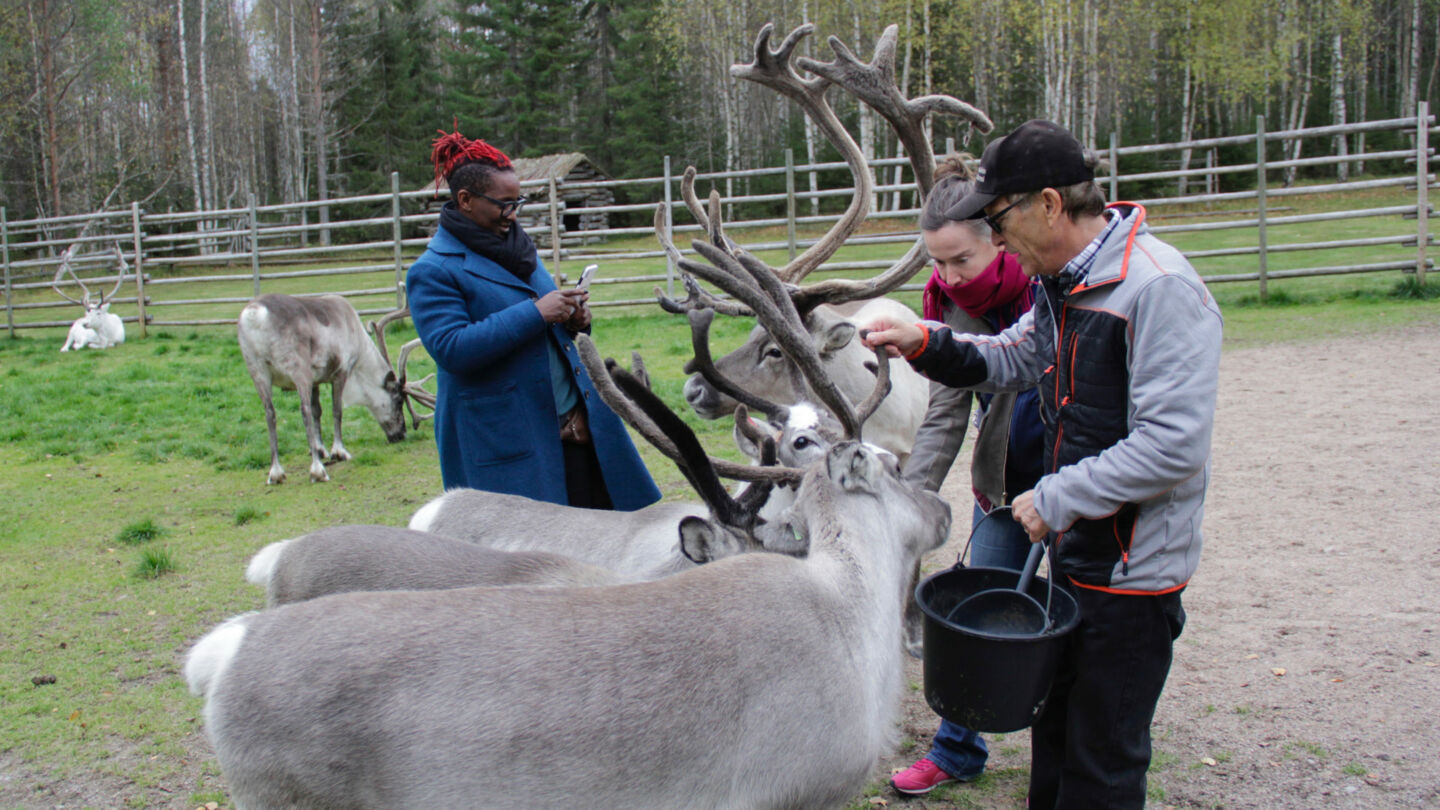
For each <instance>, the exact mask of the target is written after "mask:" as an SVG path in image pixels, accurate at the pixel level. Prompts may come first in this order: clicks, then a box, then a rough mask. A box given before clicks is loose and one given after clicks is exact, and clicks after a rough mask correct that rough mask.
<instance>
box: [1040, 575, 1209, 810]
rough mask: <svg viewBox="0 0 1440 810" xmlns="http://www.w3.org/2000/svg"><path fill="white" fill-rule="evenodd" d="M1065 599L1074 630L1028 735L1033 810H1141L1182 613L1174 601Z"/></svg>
mask: <svg viewBox="0 0 1440 810" xmlns="http://www.w3.org/2000/svg"><path fill="white" fill-rule="evenodd" d="M1072 593H1074V595H1075V599H1076V601H1077V602H1079V604H1080V625H1079V626H1078V627H1076V628H1075V630H1074V632H1073V633H1071V635H1070V638H1069V639H1068V644H1067V647H1066V650H1065V653H1064V657H1063V658H1062V659H1061V662H1060V669H1059V671H1058V672H1057V673H1056V676H1055V685H1054V686H1053V687H1052V688H1051V690H1050V697H1049V698H1048V699H1047V700H1046V702H1045V708H1044V710H1043V711H1042V712H1041V714H1040V717H1039V718H1038V719H1037V720H1036V722H1035V727H1034V728H1033V729H1032V730H1031V754H1030V810H1041V808H1057V809H1058V808H1065V809H1066V810H1069V808H1092V807H1097V808H1098V807H1105V808H1137V809H1138V808H1143V807H1144V806H1145V772H1146V771H1147V770H1149V767H1150V721H1151V720H1152V719H1154V717H1155V704H1156V703H1157V702H1159V700H1160V692H1161V690H1162V689H1164V687H1165V678H1166V676H1167V675H1169V673H1170V659H1171V647H1172V645H1173V643H1174V641H1175V639H1176V638H1178V637H1179V636H1180V631H1181V629H1182V628H1184V626H1185V608H1184V607H1183V606H1182V605H1181V604H1180V594H1179V592H1176V593H1170V594H1165V595H1163V596H1131V595H1120V594H1111V593H1105V592H1103V591H1095V590H1091V589H1088V588H1073V589H1072Z"/></svg>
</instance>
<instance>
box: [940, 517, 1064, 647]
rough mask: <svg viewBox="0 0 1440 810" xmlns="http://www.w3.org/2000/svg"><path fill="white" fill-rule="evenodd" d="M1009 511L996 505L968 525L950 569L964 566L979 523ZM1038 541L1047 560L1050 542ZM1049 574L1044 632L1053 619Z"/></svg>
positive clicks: (1052, 583)
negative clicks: (966, 534) (963, 539)
mask: <svg viewBox="0 0 1440 810" xmlns="http://www.w3.org/2000/svg"><path fill="white" fill-rule="evenodd" d="M1010 511H1013V510H1012V509H1011V508H1010V506H1009V505H1005V506H997V507H995V508H994V509H991V510H990V511H988V512H986V513H985V514H984V515H983V516H981V518H980V519H979V520H977V521H975V525H973V526H971V527H970V535H969V536H968V537H966V538H965V547H964V548H962V549H960V556H958V557H956V558H955V564H954V565H953V566H951V568H952V569H955V568H964V567H965V555H966V554H968V553H969V552H970V541H972V540H974V539H975V532H976V531H977V530H978V529H979V528H980V524H982V523H984V522H985V521H987V520H989V519H990V516H991V515H994V514H997V513H999V512H1010ZM1038 542H1040V543H1041V544H1042V545H1043V546H1044V548H1045V558H1046V560H1047V561H1049V558H1050V543H1049V542H1047V541H1045V540H1040V541H1038ZM1049 574H1050V576H1049V577H1047V578H1046V580H1045V582H1046V585H1047V586H1048V587H1046V589H1045V630H1044V632H1046V633H1048V632H1050V628H1051V626H1052V625H1053V624H1054V622H1053V620H1052V619H1051V618H1050V604H1051V602H1052V601H1053V600H1054V596H1055V572H1054V571H1050V572H1049Z"/></svg>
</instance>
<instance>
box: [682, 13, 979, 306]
mask: <svg viewBox="0 0 1440 810" xmlns="http://www.w3.org/2000/svg"><path fill="white" fill-rule="evenodd" d="M814 30H815V28H814V26H813V25H810V24H806V25H802V26H800V27H798V28H796V29H795V30H793V31H791V32H790V34H789V35H788V36H787V37H786V38H785V39H784V41H783V42H781V43H780V45H779V47H778V48H772V47H771V45H770V43H771V38H772V34H773V33H774V26H773V25H772V24H767V25H765V26H764V27H763V28H761V29H760V33H759V34H758V35H757V36H756V39H755V46H754V57H753V59H752V61H751V62H749V63H748V64H737V65H734V66H732V67H731V68H730V72H731V75H733V76H735V77H737V78H741V79H746V80H749V81H753V82H756V83H758V84H762V85H764V86H766V87H769V88H771V89H773V90H775V91H776V92H778V93H780V94H782V95H784V96H786V97H787V98H789V99H791V100H792V101H794V102H795V103H796V104H798V105H799V106H800V108H801V109H802V110H803V111H804V112H805V114H806V115H808V116H809V117H810V118H811V119H812V120H813V121H814V122H815V124H816V126H817V127H818V128H819V129H820V131H821V132H822V133H823V134H824V135H825V137H826V138H827V139H828V140H829V141H830V143H831V144H833V145H834V146H835V148H836V149H837V150H838V151H839V152H840V155H841V157H842V158H843V159H844V160H845V163H846V165H848V166H849V167H850V172H851V174H852V176H853V177H854V184H855V186H854V188H855V192H854V195H853V196H852V197H851V200H850V204H849V206H848V207H847V208H846V209H845V212H844V214H842V215H841V217H840V218H839V220H837V221H836V223H835V225H834V226H832V227H831V229H830V230H829V231H827V232H826V233H825V235H824V236H822V237H821V238H820V239H819V240H817V241H816V243H815V244H814V245H812V246H811V247H810V248H809V249H808V250H806V251H805V252H804V253H802V254H801V255H799V256H797V257H795V259H794V260H792V261H791V262H790V263H788V264H786V265H785V266H783V267H780V268H770V271H771V272H772V273H773V274H774V275H775V276H776V277H777V278H779V279H780V280H781V281H782V282H784V283H785V284H788V285H797V284H798V283H799V282H800V281H801V280H802V279H804V278H805V277H806V276H807V275H809V274H810V273H811V272H812V271H813V270H815V269H816V268H817V267H819V266H820V265H822V264H823V263H824V262H826V261H828V260H829V259H830V258H831V257H832V256H833V255H834V254H835V252H836V251H837V250H839V248H840V247H841V246H842V245H843V244H844V243H845V240H846V239H848V238H849V237H850V235H851V234H853V233H854V232H855V229H856V228H857V227H858V226H859V224H860V223H861V222H863V221H864V219H865V217H866V216H868V215H869V206H870V197H871V195H872V192H873V190H874V179H873V176H872V175H871V172H870V167H869V163H868V162H867V161H866V159H865V156H864V154H863V153H862V152H861V150H860V147H859V146H858V145H857V144H856V143H855V140H854V139H853V138H852V137H851V136H850V133H849V132H848V131H847V130H846V129H845V127H844V126H843V125H842V124H841V123H840V120H839V118H838V116H836V114H835V111H834V109H833V108H832V107H831V106H830V103H829V101H828V100H827V99H826V96H825V93H826V90H827V89H828V88H830V87H831V86H838V87H840V88H841V89H843V90H845V91H846V92H848V93H849V94H850V95H852V96H854V97H855V98H856V99H858V100H859V101H860V102H862V103H864V104H866V105H867V106H869V107H871V108H872V109H874V110H875V111H876V112H877V113H879V114H880V116H881V117H883V118H884V119H885V120H886V121H887V122H889V124H890V126H891V127H892V128H893V129H894V130H895V133H896V136H897V137H898V138H899V139H900V142H901V144H902V145H903V146H904V148H905V152H906V154H907V155H908V156H909V159H910V166H911V170H912V171H913V173H914V176H915V183H916V187H917V189H918V190H919V192H920V195H921V197H922V198H923V197H925V196H927V195H928V194H929V193H930V189H931V187H932V186H933V185H934V176H935V155H934V152H933V150H932V149H931V146H930V140H929V138H928V136H927V133H926V131H925V126H924V124H925V120H926V118H927V117H928V116H929V115H931V114H937V113H938V114H944V115H952V116H956V117H958V118H961V119H963V120H964V121H966V122H967V123H969V125H970V126H971V127H973V128H975V129H978V130H980V131H982V132H989V131H990V130H991V129H992V128H993V124H992V123H991V121H990V119H989V118H988V117H986V115H985V114H984V113H983V112H981V111H980V110H978V109H976V108H975V107H974V106H972V105H970V104H967V103H966V102H964V101H961V100H959V99H957V98H954V97H952V96H947V95H939V94H934V95H927V96H923V97H921V98H918V99H907V98H906V97H905V95H904V93H903V92H902V90H901V88H899V87H898V86H897V85H896V83H895V52H896V41H897V38H898V31H899V28H898V26H893V25H892V26H890V27H888V28H886V29H885V32H884V34H882V35H881V37H880V39H879V40H878V41H877V42H876V45H875V51H874V55H873V56H872V57H871V60H870V61H869V62H862V61H860V59H858V58H857V57H856V56H855V55H854V53H853V52H852V51H851V50H850V49H849V48H848V47H846V46H845V44H844V43H843V42H841V41H840V40H839V39H838V38H836V37H831V38H830V40H829V42H830V47H831V49H832V50H833V51H834V52H835V58H834V59H833V60H832V61H829V62H822V61H818V60H815V59H810V58H806V57H802V56H797V55H796V54H795V50H796V47H797V46H798V45H799V43H800V42H801V40H803V39H804V38H805V37H806V36H809V35H810V34H811V33H813V32H814ZM797 68H799V70H797ZM801 71H805V72H806V74H807V75H803V76H802V75H801ZM694 178H695V173H694V171H693V168H692V169H690V170H687V171H686V173H685V178H684V180H683V181H682V183H681V191H682V196H683V198H684V200H685V204H686V206H687V207H689V209H690V211H691V213H692V214H693V215H694V216H695V219H696V221H697V222H699V223H701V225H702V227H704V228H705V229H706V231H707V234H708V236H709V240H710V244H711V245H712V246H714V247H717V248H719V249H721V250H724V251H725V252H726V253H729V254H731V255H732V256H735V257H737V258H739V256H740V255H741V254H744V251H743V250H741V249H740V248H739V247H738V246H736V245H735V244H734V243H733V242H731V241H730V240H729V239H728V238H726V237H724V234H723V231H721V229H720V224H719V222H718V221H717V220H718V218H719V214H718V207H717V206H716V205H714V204H713V202H712V204H711V206H710V208H709V210H708V211H707V210H704V209H703V208H702V206H701V205H700V202H699V200H698V198H697V197H696V196H695V193H694V188H693V186H694ZM656 222H657V224H656V233H657V234H661V233H663V227H662V223H663V221H662V220H661V219H660V218H659V217H657V221H656ZM660 241H661V244H662V245H664V246H665V249H666V251H667V252H668V253H670V255H671V256H672V258H674V259H675V260H676V262H677V264H680V266H681V267H682V269H686V270H688V269H689V267H688V266H687V265H686V264H685V263H684V262H683V261H681V260H680V257H679V252H678V251H676V250H675V249H674V246H673V245H671V244H670V243H669V241H668V240H667V239H666V238H665V237H664V236H661V237H660ZM927 258H928V254H927V253H926V251H925V247H924V244H923V243H922V242H921V241H919V240H916V242H915V244H913V245H912V246H911V248H910V250H908V251H907V252H906V253H905V255H904V256H903V257H901V258H900V260H899V261H897V262H895V263H894V264H892V265H891V266H890V267H888V268H886V269H885V270H883V271H881V272H880V273H879V274H877V275H875V276H874V277H872V278H870V279H866V280H858V281H857V280H852V279H829V280H826V281H822V282H819V283H817V284H813V285H810V286H807V287H798V286H791V287H790V288H789V289H788V294H789V295H790V297H791V298H793V299H794V301H795V306H796V309H797V311H798V312H799V313H802V314H803V313H807V312H809V311H810V310H812V309H814V308H815V307H817V306H819V305H821V304H825V303H829V304H839V303H844V302H847V301H856V300H861V299H868V298H875V297H878V296H881V295H885V294H886V293H889V292H891V291H893V290H895V289H897V288H898V287H900V285H902V284H904V283H905V282H906V281H908V280H909V279H910V278H911V277H913V276H914V275H915V273H916V272H917V271H919V270H920V268H921V267H923V266H924V264H925V261H926V259H927ZM762 266H765V265H762ZM702 278H703V276H702ZM698 289H699V288H698V287H695V288H693V289H692V288H691V287H690V285H687V290H690V298H689V299H687V301H685V302H681V303H677V302H673V301H669V299H663V297H662V301H661V304H662V306H665V307H666V309H667V310H669V311H672V312H673V311H689V310H692V309H697V308H701V307H705V306H712V307H713V308H715V309H717V310H719V311H721V312H726V311H727V309H726V308H725V307H723V306H719V305H717V304H715V301H716V300H718V299H715V297H714V296H708V297H707V294H705V293H704V292H703V291H699V292H697V291H696V290H698ZM727 292H728V291H727Z"/></svg>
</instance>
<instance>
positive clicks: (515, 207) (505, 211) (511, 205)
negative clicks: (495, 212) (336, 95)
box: [471, 192, 530, 217]
mask: <svg viewBox="0 0 1440 810" xmlns="http://www.w3.org/2000/svg"><path fill="white" fill-rule="evenodd" d="M471 193H473V194H474V195H475V196H476V197H479V198H481V199H484V200H489V201H490V202H492V203H495V205H496V206H497V207H499V209H500V216H502V217H508V216H510V215H511V214H513V213H515V212H516V211H519V210H520V206H522V205H524V204H525V203H528V202H530V198H529V197H526V196H524V195H521V196H520V197H517V198H515V199H513V200H497V199H495V198H494V197H491V196H490V195H489V194H481V193H479V192H471Z"/></svg>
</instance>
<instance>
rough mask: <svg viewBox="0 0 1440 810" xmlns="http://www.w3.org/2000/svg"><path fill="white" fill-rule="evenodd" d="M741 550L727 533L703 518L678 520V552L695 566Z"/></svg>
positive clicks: (689, 516) (737, 543) (688, 516)
mask: <svg viewBox="0 0 1440 810" xmlns="http://www.w3.org/2000/svg"><path fill="white" fill-rule="evenodd" d="M743 550H744V549H742V548H740V544H739V542H737V541H736V539H735V538H734V537H733V536H732V535H731V534H730V533H729V532H727V531H724V530H723V529H717V528H716V527H715V526H714V525H713V524H712V523H711V522H710V521H708V520H706V519H705V518H701V517H696V516H694V515H687V516H686V517H683V518H681V519H680V552H681V553H682V554H684V555H685V556H686V557H688V558H690V561H691V562H694V563H695V564H697V565H704V564H705V563H707V562H712V561H714V560H718V559H720V558H722V557H729V556H730V555H732V554H739V553H740V552H741V551H743Z"/></svg>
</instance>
